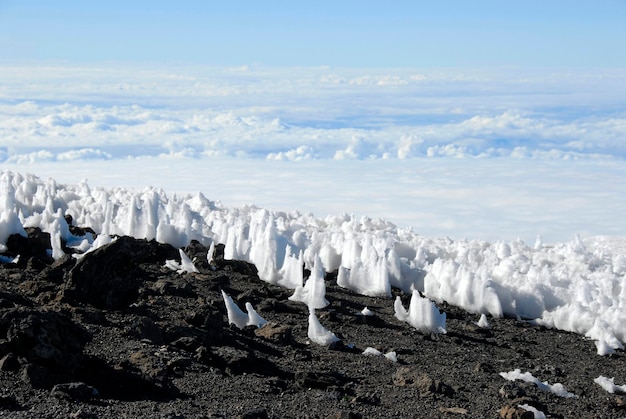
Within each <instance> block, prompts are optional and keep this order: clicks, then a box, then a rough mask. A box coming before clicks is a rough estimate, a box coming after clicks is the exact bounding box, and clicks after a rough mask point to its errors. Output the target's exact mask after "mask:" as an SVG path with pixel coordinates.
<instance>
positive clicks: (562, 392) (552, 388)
mask: <svg viewBox="0 0 626 419" xmlns="http://www.w3.org/2000/svg"><path fill="white" fill-rule="evenodd" d="M500 376H501V377H502V378H504V379H506V380H509V381H515V380H522V381H525V382H527V383H532V384H535V385H536V386H537V387H539V388H540V389H541V390H543V391H549V392H550V393H554V394H556V395H557V396H560V397H578V396H577V395H576V394H574V393H570V392H569V391H567V390H566V389H565V387H564V386H563V384H561V383H556V384H549V383H548V382H547V381H539V379H538V378H536V377H535V376H533V375H532V374H531V373H529V372H525V373H522V371H521V370H520V369H515V370H513V371H509V372H501V373H500Z"/></svg>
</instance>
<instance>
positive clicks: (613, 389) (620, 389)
mask: <svg viewBox="0 0 626 419" xmlns="http://www.w3.org/2000/svg"><path fill="white" fill-rule="evenodd" d="M593 382H594V383H596V384H597V385H599V386H600V387H602V388H603V389H604V390H605V391H608V392H609V393H611V394H615V393H621V394H626V385H621V386H618V385H616V384H615V378H614V377H613V378H608V377H604V376H602V375H601V376H599V377H598V378H595V379H594V380H593Z"/></svg>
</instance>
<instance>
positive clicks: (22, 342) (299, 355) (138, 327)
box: [0, 230, 626, 418]
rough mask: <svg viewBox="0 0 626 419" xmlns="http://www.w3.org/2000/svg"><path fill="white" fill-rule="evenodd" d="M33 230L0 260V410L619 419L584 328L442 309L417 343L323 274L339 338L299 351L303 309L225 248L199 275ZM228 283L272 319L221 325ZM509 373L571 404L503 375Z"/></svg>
mask: <svg viewBox="0 0 626 419" xmlns="http://www.w3.org/2000/svg"><path fill="white" fill-rule="evenodd" d="M29 235H30V238H29V239H28V240H26V241H25V240H22V239H15V238H14V241H16V243H17V244H16V243H13V242H12V243H11V246H9V250H8V253H7V254H8V255H10V254H11V252H13V253H14V254H15V253H17V251H18V250H19V253H21V254H22V256H21V257H20V259H19V261H18V262H17V263H5V264H3V265H0V384H1V387H0V416H2V417H15V418H35V417H37V418H100V417H120V418H124V417H126V418H155V417H156V418H266V417H267V418H359V417H362V418H389V417H394V418H410V417H423V418H438V417H441V418H454V417H459V418H501V417H502V418H504V417H506V418H522V417H524V418H525V417H533V413H531V412H529V411H527V410H524V409H521V408H519V406H521V405H527V406H533V407H534V408H536V409H538V410H540V411H542V412H543V413H545V415H546V417H554V418H618V417H625V416H626V397H624V396H622V395H616V394H610V393H608V392H606V391H605V390H603V389H602V388H601V387H600V386H599V385H597V384H595V383H594V381H593V380H594V379H595V378H596V377H598V376H600V375H603V376H607V377H615V382H616V383H617V384H623V383H625V382H626V357H625V356H624V352H617V353H616V354H613V355H610V356H605V357H600V356H598V355H597V354H596V348H595V345H594V343H593V342H592V341H589V340H586V339H584V338H583V337H581V336H579V335H575V334H571V333H565V332H559V331H555V330H548V329H545V328H542V327H537V326H533V325H532V324H531V323H529V322H527V321H522V320H518V319H508V318H502V319H495V318H489V319H488V320H489V323H490V326H491V328H490V329H485V328H480V327H478V326H477V325H476V322H477V321H478V319H479V316H478V315H476V314H468V313H466V312H464V311H462V310H460V309H457V308H455V307H451V306H447V305H440V306H439V308H440V309H441V310H443V311H445V312H446V313H447V333H446V334H432V335H425V334H423V333H420V332H418V331H417V330H415V329H414V328H413V327H411V326H410V325H408V324H406V323H402V322H400V321H398V320H397V319H396V318H395V317H394V310H393V299H389V298H372V297H366V296H361V295H356V294H354V293H352V292H350V291H347V290H345V289H342V288H340V287H338V286H337V285H336V283H335V280H334V276H333V275H332V274H328V275H327V278H326V298H327V299H328V300H329V301H330V305H329V306H328V307H326V308H324V309H320V310H317V312H316V313H317V316H318V318H319V320H320V322H321V323H322V324H323V325H324V326H325V327H326V328H328V329H329V330H331V331H332V332H334V333H335V334H336V335H337V336H338V337H340V338H341V341H340V342H338V343H336V344H333V345H331V346H330V347H323V346H319V345H317V344H314V343H311V342H309V339H308V338H307V328H308V314H309V313H308V309H307V307H305V305H303V304H302V303H297V302H292V301H289V300H288V297H289V296H290V295H291V294H292V291H290V290H287V289H284V288H281V287H278V286H273V285H270V284H267V283H265V282H263V281H261V280H259V279H258V277H257V275H256V269H255V268H254V266H252V265H250V264H247V263H245V262H238V261H225V260H223V259H222V258H220V248H219V247H218V250H217V252H216V262H215V263H214V264H213V265H212V266H210V265H209V264H208V262H207V258H206V256H207V251H208V249H207V248H205V247H203V246H201V245H200V244H198V243H192V244H191V245H190V246H189V247H188V248H186V249H185V250H186V252H187V254H188V255H189V256H190V257H191V258H195V259H196V266H197V267H198V269H199V271H200V272H198V273H177V272H176V271H173V270H171V269H169V268H166V267H164V264H165V260H166V259H178V258H179V256H178V250H177V249H173V248H171V247H170V246H167V245H159V244H157V243H155V242H148V241H145V240H136V239H132V238H128V237H123V238H119V239H118V240H117V241H116V242H114V243H113V244H111V245H107V246H105V247H102V248H100V249H98V250H96V251H94V252H91V253H89V254H87V255H85V256H83V257H82V258H81V259H80V260H79V261H77V260H76V258H74V257H72V256H71V255H68V256H67V257H66V258H63V259H61V260H58V261H52V260H51V259H50V258H49V257H48V256H47V253H46V252H45V249H46V247H47V246H46V237H45V235H44V237H42V234H41V232H37V231H35V230H30V231H29ZM42 243H43V244H42ZM20 246H21V247H20ZM27 249H30V250H28V251H27ZM68 252H69V249H68ZM24 255H26V256H24ZM222 290H223V291H225V292H226V293H227V294H228V295H230V296H232V297H233V299H234V300H235V302H236V303H237V304H238V305H239V306H240V307H242V308H244V304H245V303H246V302H250V303H251V304H252V305H253V306H254V308H255V309H256V311H257V312H258V313H259V314H260V315H261V316H263V317H264V318H265V319H266V320H267V321H268V322H269V323H268V324H266V325H265V326H263V327H262V328H256V327H254V326H250V327H247V328H245V329H241V330H240V329H238V328H236V327H235V326H234V325H229V324H228V320H227V315H226V309H225V305H224V302H223V299H222V295H221V291H222ZM395 295H401V297H402V300H403V302H404V305H405V307H407V306H408V303H409V299H410V296H409V295H404V294H401V293H400V292H399V291H397V290H394V297H395ZM364 307H368V308H369V309H370V310H371V311H372V312H373V315H372V316H364V315H362V314H361V310H362V309H363V308H364ZM368 347H372V348H376V349H377V350H379V351H381V352H382V353H383V354H384V353H388V352H391V351H394V352H395V353H396V356H397V362H393V361H392V360H389V359H387V358H386V357H384V356H376V355H369V356H366V355H364V354H363V351H364V350H365V349H366V348H368ZM518 368H519V369H521V371H522V372H530V373H531V374H532V375H533V376H534V377H537V378H538V379H539V380H540V381H542V382H547V383H549V384H555V383H561V384H563V385H564V386H565V388H566V389H567V390H568V391H570V392H572V393H574V394H575V397H570V398H564V397H559V396H557V395H555V394H553V393H551V392H549V391H545V390H543V389H541V388H539V387H538V386H537V385H535V384H532V383H524V382H521V381H515V382H512V381H507V380H505V379H504V378H503V377H502V376H500V374H499V373H500V372H508V371H512V370H515V369H518Z"/></svg>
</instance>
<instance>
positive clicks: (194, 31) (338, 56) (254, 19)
mask: <svg viewBox="0 0 626 419" xmlns="http://www.w3.org/2000/svg"><path fill="white" fill-rule="evenodd" d="M624 45H626V1H625V0H613V1H609V0H599V1H577V0H569V1H560V0H553V1H535V0H525V1H485V0H478V1H453V0H446V1H437V2H435V1H428V2H426V1H425V2H419V1H386V2H382V1H368V0H360V1H353V0H344V1H336V0H335V1H326V0H318V1H315V2H311V1H308V2H295V1H272V0H268V1H229V2H224V1H190V0H179V1H176V2H174V1H159V0H150V1H144V0H136V1H117V0H113V1H107V2H91V1H82V0H81V1H78V0H73V1H72V0H57V1H48V0H0V57H1V58H0V60H1V61H3V62H5V63H8V62H20V61H27V62H33V61H42V60H43V61H56V62H91V63H93V62H103V61H109V62H110V61H121V62H168V63H171V62H177V63H198V64H212V65H243V64H261V65H268V66H318V65H329V66H349V67H468V66H471V67H482V66H509V65H512V66H559V67H571V66H575V67H580V66H587V67H588V66H600V67H610V66H613V67H616V66H617V67H621V66H624V65H626V54H624V53H623V48H624Z"/></svg>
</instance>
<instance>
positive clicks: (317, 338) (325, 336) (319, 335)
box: [307, 310, 340, 346]
mask: <svg viewBox="0 0 626 419" xmlns="http://www.w3.org/2000/svg"><path fill="white" fill-rule="evenodd" d="M307 335H308V337H309V339H311V341H312V342H315V343H317V344H318V345H321V346H328V345H330V344H332V343H334V342H338V341H339V340H340V339H339V338H338V337H337V336H335V334H334V333H333V332H331V331H330V330H328V329H326V328H325V327H324V326H322V324H321V323H320V321H319V319H318V318H317V316H316V315H315V310H311V311H310V312H309V330H308V333H307Z"/></svg>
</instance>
